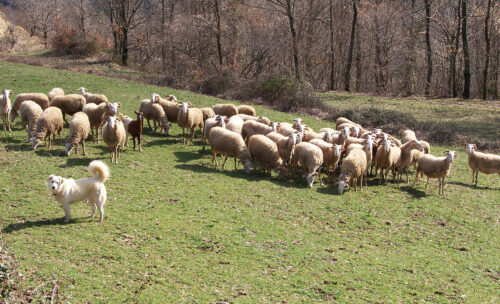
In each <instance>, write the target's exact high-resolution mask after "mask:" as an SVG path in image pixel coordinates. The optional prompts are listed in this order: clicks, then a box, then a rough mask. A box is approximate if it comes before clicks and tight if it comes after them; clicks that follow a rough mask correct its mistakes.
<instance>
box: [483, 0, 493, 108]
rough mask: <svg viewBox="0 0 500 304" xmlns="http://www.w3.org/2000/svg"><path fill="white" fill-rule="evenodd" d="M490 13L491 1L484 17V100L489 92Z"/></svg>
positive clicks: (489, 0)
mask: <svg viewBox="0 0 500 304" xmlns="http://www.w3.org/2000/svg"><path fill="white" fill-rule="evenodd" d="M490 12H491V0H488V7H487V9H486V16H485V17H484V41H485V43H486V55H485V58H484V69H483V99H484V100H486V98H487V91H488V87H487V85H488V67H489V65H490V35H489V33H488V30H489V29H488V28H489V24H490V22H489V21H490Z"/></svg>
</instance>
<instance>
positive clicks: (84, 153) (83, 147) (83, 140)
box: [82, 139, 87, 156]
mask: <svg viewBox="0 0 500 304" xmlns="http://www.w3.org/2000/svg"><path fill="white" fill-rule="evenodd" d="M82 150H83V156H85V155H87V153H86V152H85V139H82Z"/></svg>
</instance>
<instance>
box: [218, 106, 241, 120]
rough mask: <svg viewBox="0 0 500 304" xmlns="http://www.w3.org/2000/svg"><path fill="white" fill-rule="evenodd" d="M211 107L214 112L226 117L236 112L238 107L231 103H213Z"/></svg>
mask: <svg viewBox="0 0 500 304" xmlns="http://www.w3.org/2000/svg"><path fill="white" fill-rule="evenodd" d="M212 109H214V112H215V114H217V115H221V116H227V117H228V118H231V116H233V115H237V114H238V108H237V107H236V106H235V105H234V104H232V103H219V104H215V105H213V107H212Z"/></svg>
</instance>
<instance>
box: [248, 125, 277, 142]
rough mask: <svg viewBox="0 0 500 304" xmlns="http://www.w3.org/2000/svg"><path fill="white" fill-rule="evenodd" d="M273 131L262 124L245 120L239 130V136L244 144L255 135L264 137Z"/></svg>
mask: <svg viewBox="0 0 500 304" xmlns="http://www.w3.org/2000/svg"><path fill="white" fill-rule="evenodd" d="M272 131H273V129H272V128H271V127H270V126H267V125H265V124H263V123H260V122H257V121H255V120H247V121H245V122H244V123H243V128H242V130H241V135H243V138H244V139H245V141H246V142H248V140H249V139H250V137H252V136H253V135H255V134H262V135H266V134H268V133H271V132H272Z"/></svg>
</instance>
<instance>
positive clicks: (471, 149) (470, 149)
mask: <svg viewBox="0 0 500 304" xmlns="http://www.w3.org/2000/svg"><path fill="white" fill-rule="evenodd" d="M476 150H477V146H476V145H475V144H468V145H467V153H468V154H472V152H474V151H476Z"/></svg>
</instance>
